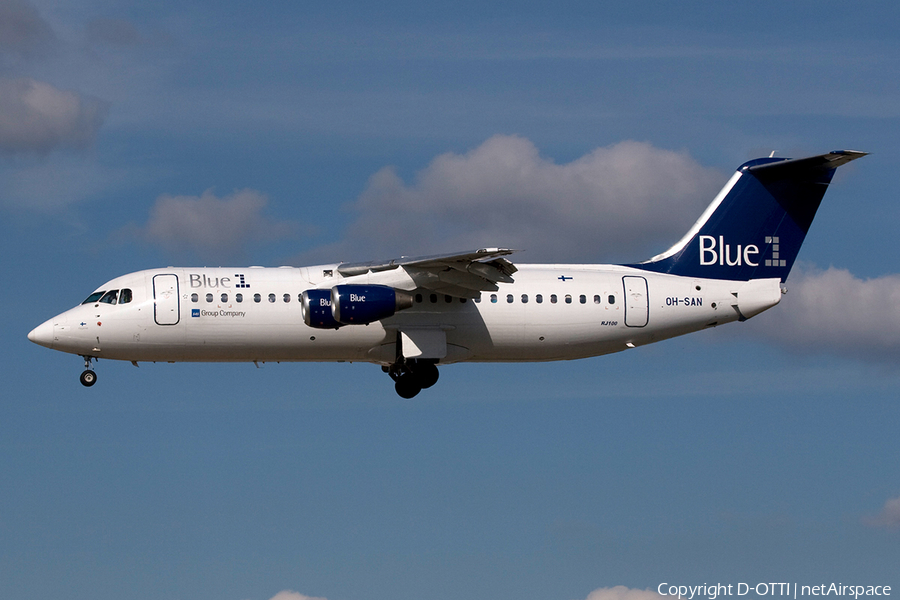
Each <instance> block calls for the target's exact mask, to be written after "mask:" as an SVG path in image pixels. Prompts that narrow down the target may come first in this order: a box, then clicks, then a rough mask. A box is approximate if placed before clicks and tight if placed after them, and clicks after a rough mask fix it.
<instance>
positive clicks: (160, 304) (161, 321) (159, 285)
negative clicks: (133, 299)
mask: <svg viewBox="0 0 900 600" xmlns="http://www.w3.org/2000/svg"><path fill="white" fill-rule="evenodd" d="M153 317H154V319H155V320H156V324H157V325H176V324H177V323H178V321H179V320H180V319H181V312H180V311H179V310H178V276H177V275H169V274H166V275H156V276H154V277H153Z"/></svg>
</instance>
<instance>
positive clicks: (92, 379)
mask: <svg viewBox="0 0 900 600" xmlns="http://www.w3.org/2000/svg"><path fill="white" fill-rule="evenodd" d="M80 379H81V385H83V386H84V387H91V386H92V385H94V384H95V383H97V374H96V373H94V372H93V371H91V370H90V369H88V370H86V371H84V372H83V373H82V374H81V377H80Z"/></svg>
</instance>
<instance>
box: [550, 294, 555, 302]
mask: <svg viewBox="0 0 900 600" xmlns="http://www.w3.org/2000/svg"><path fill="white" fill-rule="evenodd" d="M550 304H556V294H550Z"/></svg>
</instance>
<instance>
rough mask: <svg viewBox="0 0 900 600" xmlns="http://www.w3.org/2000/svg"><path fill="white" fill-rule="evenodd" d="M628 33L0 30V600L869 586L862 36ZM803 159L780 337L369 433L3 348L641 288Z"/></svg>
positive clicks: (221, 394)
mask: <svg viewBox="0 0 900 600" xmlns="http://www.w3.org/2000/svg"><path fill="white" fill-rule="evenodd" d="M633 4H635V5H634V6H627V7H625V6H624V5H622V6H620V5H618V4H610V3H563V4H559V3H553V4H551V3H547V4H544V3H484V2H481V3H474V2H473V3H462V4H460V3H453V4H452V5H450V4H447V5H444V6H432V5H429V4H425V3H393V2H391V3H378V4H370V3H361V4H353V3H344V4H321V3H320V4H312V3H309V4H306V3H289V2H276V3H266V4H264V5H249V4H247V3H237V2H222V3H216V4H215V5H212V4H203V3H195V2H190V1H188V2H178V3H175V2H158V3H153V4H152V6H151V5H149V4H147V3H129V2H107V1H96V2H90V1H87V2H84V1H76V2H70V3H64V4H60V3H53V2H44V1H43V0H0V215H2V218H0V227H2V236H0V247H2V250H3V255H4V257H5V260H4V261H3V279H4V281H6V282H7V283H8V284H9V283H14V284H15V285H14V286H11V285H8V286H7V288H8V291H7V293H6V294H4V295H3V298H2V300H0V302H2V307H3V309H4V312H5V313H6V314H7V315H10V316H13V315H14V317H13V318H10V319H8V324H7V325H5V326H4V327H3V328H2V329H0V332H2V336H3V338H2V342H3V343H2V344H0V352H2V353H3V356H4V359H5V360H4V361H3V362H4V365H5V366H4V369H3V373H4V375H5V377H4V382H5V393H4V394H3V397H2V400H0V598H25V597H54V596H57V597H65V598H71V599H79V598H85V599H87V598H90V599H92V600H96V599H119V598H129V599H135V600H144V599H147V600H151V599H152V600H157V599H169V598H179V599H180V598H184V599H191V600H198V599H216V600H269V599H272V598H278V600H301V599H302V598H304V597H315V598H327V599H328V600H354V599H375V600H381V599H384V600H400V599H407V598H409V599H412V598H416V599H420V598H434V599H442V598H460V597H464V598H484V599H488V598H490V599H496V598H515V599H529V600H530V599H559V600H584V599H587V598H590V600H644V599H645V598H646V600H649V597H648V595H647V594H646V593H645V592H643V591H642V590H647V589H651V590H655V589H656V587H657V586H658V585H659V584H660V583H662V582H669V583H675V584H693V585H696V584H703V583H714V582H724V583H733V584H736V583H738V582H750V583H756V582H757V581H789V582H796V583H798V584H800V585H816V584H820V583H830V582H832V581H834V582H843V583H845V584H847V583H853V584H862V585H893V586H895V590H897V589H900V576H898V570H897V568H896V565H897V564H900V445H898V442H897V435H896V431H897V426H898V424H900V404H898V402H897V400H898V392H897V390H898V389H900V376H898V372H897V361H898V358H900V309H898V308H897V307H898V305H900V272H898V268H897V262H896V255H897V241H896V240H897V238H896V229H897V225H898V223H900V208H898V203H897V202H896V200H895V187H896V182H895V181H894V176H893V175H894V173H895V171H896V165H895V162H896V159H895V157H896V156H897V155H898V153H900V143H898V140H900V40H898V33H897V32H898V27H897V24H898V22H900V20H898V9H897V8H895V7H894V6H893V5H891V4H889V3H874V2H873V3H869V2H860V3H853V4H834V5H829V4H827V3H826V4H823V3H809V2H792V3H781V4H772V5H760V6H748V5H745V4H743V5H736V4H729V3H718V4H708V3H693V2H687V3H677V4H671V5H670V6H662V7H661V6H658V5H657V3H633ZM838 148H848V149H855V150H863V151H867V152H871V153H872V154H871V156H868V157H865V158H864V159H862V160H859V161H856V162H854V163H852V164H851V165H848V166H846V167H842V168H841V170H840V171H839V173H838V175H837V176H836V177H835V180H834V183H833V185H832V186H831V189H830V190H829V192H828V194H827V195H826V197H825V201H824V202H823V205H822V207H821V209H820V211H819V214H818V216H817V219H816V222H815V223H814V224H813V227H812V230H811V232H810V234H809V236H808V237H807V241H806V244H805V245H804V248H803V251H802V252H801V255H800V260H801V263H802V264H799V265H798V266H797V267H795V271H794V273H792V276H791V278H790V279H789V280H788V288H789V290H790V291H789V293H788V294H787V296H785V299H784V301H783V302H782V304H781V305H780V306H778V307H776V308H775V309H773V310H772V311H770V312H768V313H764V314H763V315H760V316H759V317H756V318H754V319H752V320H751V321H749V322H747V323H743V324H735V325H731V326H729V327H725V328H721V329H717V330H712V331H705V332H702V333H700V334H696V335H694V336H690V337H686V338H679V339H675V340H670V341H667V342H663V343H661V344H657V345H654V346H649V347H644V348H641V349H638V350H635V351H633V352H625V353H621V354H618V355H613V356H609V357H601V358H595V359H589V360H583V361H575V362H568V363H557V364H537V365H455V366H451V367H447V368H444V369H442V374H441V381H440V383H439V384H438V385H437V386H436V387H435V388H433V389H431V390H428V391H427V393H423V394H422V395H420V396H419V397H417V398H415V399H414V400H410V401H406V400H401V399H399V398H397V396H396V395H395V394H394V391H393V387H392V385H391V382H390V381H389V380H388V378H387V377H386V376H384V375H383V374H382V373H381V372H380V369H378V368H377V367H375V366H372V365H365V364H352V365H351V364H321V365H320V364H280V365H276V364H267V365H264V366H262V368H259V369H257V368H254V367H253V365H189V364H176V365H141V367H140V368H138V369H135V368H134V367H132V366H131V365H129V364H127V363H123V364H119V363H114V362H102V363H101V364H100V365H99V367H98V375H99V382H98V384H97V385H96V386H95V387H93V388H91V389H85V388H82V386H80V385H79V384H78V382H77V376H78V374H79V373H80V371H81V369H82V365H81V360H80V359H79V358H77V357H73V356H69V355H62V354H59V353H54V352H51V351H48V350H46V349H44V348H40V347H38V346H35V345H33V344H31V343H29V342H28V340H27V339H26V338H25V335H26V334H27V332H28V331H29V330H30V329H31V328H32V327H34V326H35V325H37V324H39V323H41V322H43V321H44V320H46V319H47V318H49V317H51V316H53V315H54V314H57V313H59V312H61V311H63V310H65V309H67V308H69V307H70V306H72V305H74V304H76V303H78V302H79V301H81V300H82V299H83V298H84V297H85V296H86V295H87V294H88V293H89V292H91V291H92V290H94V289H95V288H96V287H97V286H99V285H100V284H102V283H103V282H104V281H106V280H108V279H111V278H112V277H115V276H118V275H120V274H123V273H127V272H130V271H136V270H139V269H144V268H151V267H157V266H165V265H170V264H175V265H185V266H188V265H210V266H216V265H220V264H239V265H240V264H244V265H246V264H262V265H271V266H275V265H280V264H296V265H302V264H310V263H315V262H317V261H336V260H371V259H379V258H389V257H392V256H396V255H399V254H410V253H412V254H431V253H435V252H440V251H454V250H464V249H469V248H474V247H481V246H510V247H517V248H522V249H523V252H522V253H521V254H519V255H516V256H515V258H516V259H517V260H518V261H520V262H547V261H567V262H616V261H623V262H625V261H634V260H640V259H644V258H647V257H649V256H651V255H652V254H655V253H657V252H660V251H662V250H664V249H665V248H667V247H668V246H669V245H671V244H672V243H673V242H674V241H676V240H677V239H678V238H679V237H680V236H681V234H682V233H683V232H684V231H685V230H686V228H687V227H689V226H690V224H691V223H692V222H693V221H694V220H695V219H696V217H697V216H698V215H699V213H700V211H702V209H703V207H704V206H705V205H706V203H708V201H709V200H710V199H711V198H712V196H713V195H714V194H715V192H716V191H717V190H718V189H719V187H721V185H722V184H724V182H725V181H726V180H727V178H728V176H729V174H730V172H731V171H732V170H733V169H734V168H735V167H737V166H738V165H739V164H740V163H742V162H743V161H745V160H748V159H750V158H755V157H757V156H761V155H768V153H769V152H771V151H773V150H775V151H776V152H777V155H781V156H801V155H805V154H817V153H822V152H827V151H829V150H833V149H838ZM614 586H624V587H621V588H616V589H611V588H614Z"/></svg>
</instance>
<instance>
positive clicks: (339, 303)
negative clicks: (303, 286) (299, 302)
mask: <svg viewBox="0 0 900 600" xmlns="http://www.w3.org/2000/svg"><path fill="white" fill-rule="evenodd" d="M412 305H413V296H412V294H408V293H406V292H402V291H400V290H395V289H394V288H392V287H388V286H386V285H336V286H334V287H333V288H331V314H332V316H333V317H334V320H335V321H337V322H338V323H340V324H342V325H368V324H369V323H372V322H374V321H379V320H381V319H386V318H388V317H390V316H392V315H393V314H394V313H395V312H397V311H398V310H403V309H404V308H409V307H411V306H412Z"/></svg>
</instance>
